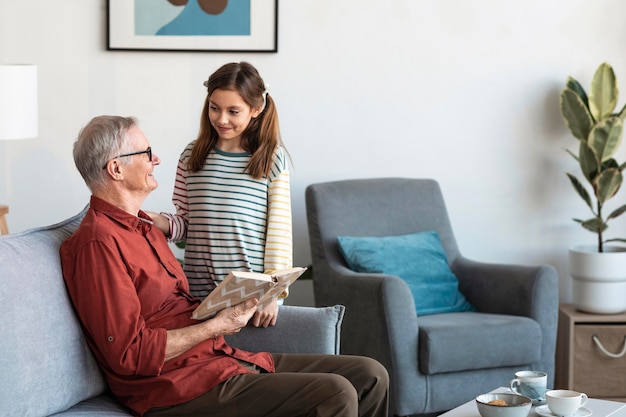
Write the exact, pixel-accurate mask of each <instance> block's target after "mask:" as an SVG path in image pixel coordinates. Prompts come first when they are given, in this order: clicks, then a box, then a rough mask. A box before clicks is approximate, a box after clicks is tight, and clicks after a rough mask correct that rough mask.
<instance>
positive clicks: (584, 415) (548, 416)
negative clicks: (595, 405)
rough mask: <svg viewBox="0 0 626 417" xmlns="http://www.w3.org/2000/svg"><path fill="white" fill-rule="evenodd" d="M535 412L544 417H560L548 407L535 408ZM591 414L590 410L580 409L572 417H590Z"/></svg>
mask: <svg viewBox="0 0 626 417" xmlns="http://www.w3.org/2000/svg"><path fill="white" fill-rule="evenodd" d="M535 412H536V413H537V414H539V415H540V416H543V417H559V416H557V415H556V414H554V413H552V411H550V409H549V408H548V406H547V405H542V406H539V407H537V408H535ZM591 414H593V413H592V412H591V410H590V409H588V408H585V407H580V408H579V409H578V411H576V413H574V414H573V415H572V416H571V417H589V416H590V415H591Z"/></svg>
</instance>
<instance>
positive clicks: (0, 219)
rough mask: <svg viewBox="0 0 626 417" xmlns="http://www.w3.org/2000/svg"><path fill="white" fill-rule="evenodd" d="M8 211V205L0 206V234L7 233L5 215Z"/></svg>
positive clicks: (7, 226) (7, 227)
mask: <svg viewBox="0 0 626 417" xmlns="http://www.w3.org/2000/svg"><path fill="white" fill-rule="evenodd" d="M8 213H9V206H0V235H8V234H9V225H8V224H7V219H6V215H7V214H8Z"/></svg>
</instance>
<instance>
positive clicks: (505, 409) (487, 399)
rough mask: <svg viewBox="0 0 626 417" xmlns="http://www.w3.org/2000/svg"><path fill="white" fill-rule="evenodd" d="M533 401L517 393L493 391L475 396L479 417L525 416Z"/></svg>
mask: <svg viewBox="0 0 626 417" xmlns="http://www.w3.org/2000/svg"><path fill="white" fill-rule="evenodd" d="M532 405H533V401H532V400H531V399H530V398H528V397H525V396H523V395H519V394H509V393H504V392H494V393H489V394H482V395H479V396H478V397H476V407H477V408H478V412H479V413H480V415H481V417H527V416H528V413H529V412H530V407H531V406H532Z"/></svg>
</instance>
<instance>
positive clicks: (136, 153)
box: [102, 147, 152, 169]
mask: <svg viewBox="0 0 626 417" xmlns="http://www.w3.org/2000/svg"><path fill="white" fill-rule="evenodd" d="M142 153H145V154H148V160H149V161H150V162H152V147H149V148H148V149H146V150H145V151H139V152H132V153H125V154H123V155H118V156H115V157H113V158H111V159H109V161H111V160H113V159H116V158H123V157H125V156H133V155H141V154H142ZM109 161H107V163H106V164H104V166H103V167H102V169H106V167H107V164H108V163H109Z"/></svg>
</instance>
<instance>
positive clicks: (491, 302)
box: [451, 257, 558, 321]
mask: <svg viewBox="0 0 626 417" xmlns="http://www.w3.org/2000/svg"><path fill="white" fill-rule="evenodd" d="M451 269H452V272H454V273H455V275H456V276H457V278H458V280H459V290H460V291H461V292H462V293H463V294H464V295H465V297H466V298H467V299H468V300H469V302H470V303H472V304H473V305H474V306H475V307H476V308H477V309H478V311H481V312H484V313H494V314H511V315H518V316H526V317H531V318H533V319H535V320H537V321H541V318H542V317H543V316H545V314H546V313H549V314H553V313H554V312H555V311H556V307H555V306H557V305H558V275H557V273H556V270H555V269H554V267H553V266H550V265H543V266H522V265H504V264H491V263H483V262H475V261H471V260H469V259H466V258H463V257H459V258H457V259H456V260H455V261H454V262H453V264H452V267H451Z"/></svg>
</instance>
